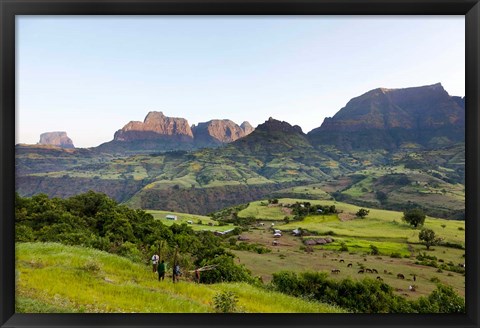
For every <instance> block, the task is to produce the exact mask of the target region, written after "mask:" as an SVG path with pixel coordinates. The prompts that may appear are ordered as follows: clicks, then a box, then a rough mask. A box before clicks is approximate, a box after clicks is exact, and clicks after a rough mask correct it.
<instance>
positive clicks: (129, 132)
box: [96, 111, 254, 154]
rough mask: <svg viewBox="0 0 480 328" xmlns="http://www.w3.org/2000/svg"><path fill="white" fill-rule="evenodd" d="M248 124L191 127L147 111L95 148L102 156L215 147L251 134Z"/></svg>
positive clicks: (219, 122)
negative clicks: (144, 114)
mask: <svg viewBox="0 0 480 328" xmlns="http://www.w3.org/2000/svg"><path fill="white" fill-rule="evenodd" d="M253 130H254V129H253V127H252V126H251V125H250V123H248V122H243V123H242V126H239V125H237V124H236V123H235V122H233V121H231V120H227V119H224V120H217V119H214V120H210V121H208V122H203V123H199V124H198V125H192V126H191V127H190V125H189V123H188V121H187V120H186V119H184V118H178V117H168V116H165V115H164V114H163V112H155V111H153V112H149V113H148V114H147V116H146V117H145V120H144V121H143V122H139V121H131V122H129V123H128V124H126V125H125V126H124V127H123V128H122V129H120V130H118V131H117V132H115V135H114V138H113V140H112V141H109V142H106V143H103V144H101V145H99V146H98V147H96V149H97V150H99V151H101V152H104V153H119V154H138V153H152V152H164V151H175V150H194V149H199V148H204V147H218V146H221V145H224V144H226V143H229V142H232V141H235V140H237V139H239V138H242V137H244V136H246V135H248V134H249V133H251V132H252V131H253Z"/></svg>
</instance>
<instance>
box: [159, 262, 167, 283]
mask: <svg viewBox="0 0 480 328" xmlns="http://www.w3.org/2000/svg"><path fill="white" fill-rule="evenodd" d="M165 271H167V264H166V263H165V261H164V260H162V263H160V265H159V266H158V281H160V280H164V279H165Z"/></svg>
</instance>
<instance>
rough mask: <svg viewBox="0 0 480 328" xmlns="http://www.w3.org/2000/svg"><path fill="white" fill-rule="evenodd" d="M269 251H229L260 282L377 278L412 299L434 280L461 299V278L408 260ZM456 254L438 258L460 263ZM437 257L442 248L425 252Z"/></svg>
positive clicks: (428, 288)
mask: <svg viewBox="0 0 480 328" xmlns="http://www.w3.org/2000/svg"><path fill="white" fill-rule="evenodd" d="M282 238H283V237H282ZM281 241H282V240H280V242H281ZM377 245H378V244H377ZM272 248H273V251H272V252H271V253H264V254H257V253H254V252H247V251H237V250H235V251H233V253H235V255H237V256H238V257H239V258H240V260H241V263H242V264H244V265H245V266H246V267H248V268H249V269H250V270H251V271H252V273H253V274H254V275H258V276H261V277H262V279H263V281H264V282H268V281H271V279H272V274H273V273H275V272H279V271H283V270H287V271H294V272H298V273H300V272H305V271H317V272H322V271H323V272H327V273H328V274H329V275H330V277H331V278H333V279H346V278H352V279H354V280H361V279H363V278H365V277H370V278H376V277H377V276H379V277H381V278H382V279H383V280H384V281H385V282H386V283H387V284H389V285H390V286H392V287H393V288H395V289H397V288H398V289H399V290H396V293H397V294H399V295H402V294H404V293H408V294H409V296H408V298H412V299H413V298H418V297H419V296H425V295H428V294H429V293H431V292H432V291H433V290H434V289H435V287H436V282H435V280H433V281H432V279H435V278H436V279H439V281H440V282H442V283H444V284H446V285H449V286H452V287H453V288H454V289H455V291H456V292H457V293H458V294H459V295H461V296H464V295H465V277H464V276H463V275H462V274H459V273H454V272H450V271H446V270H444V271H443V272H437V268H434V267H429V266H424V265H419V264H415V261H416V259H412V258H391V257H390V256H385V255H368V254H366V253H363V252H361V253H357V252H350V251H349V252H338V251H334V250H329V249H322V248H323V247H319V246H316V247H314V251H313V253H307V252H305V251H301V250H300V249H299V247H298V246H293V247H288V246H276V247H272ZM415 248H416V247H415ZM419 250H422V251H424V250H425V248H424V247H423V248H420V246H419ZM459 251H460V250H453V249H448V250H447V252H446V254H442V255H443V256H444V257H443V259H445V262H447V261H448V260H447V259H446V256H451V257H452V261H461V260H462V257H461V254H460V252H459ZM440 253H442V248H440V247H435V251H434V252H428V254H429V255H433V254H437V255H438V254H440ZM437 257H438V256H437ZM439 258H441V257H439ZM340 260H343V261H344V262H340ZM350 263H352V266H351V267H348V264H350ZM455 263H457V262H455ZM361 266H364V267H365V268H370V269H376V270H377V272H378V273H368V274H359V273H358V271H359V270H360V269H361ZM333 269H339V270H340V273H338V274H333V273H331V270H333ZM384 270H386V272H384ZM399 273H402V274H403V275H404V276H405V279H404V280H401V279H398V278H397V274H399ZM413 274H415V275H416V276H417V278H416V281H413ZM412 284H415V285H417V286H418V288H417V291H416V292H415V293H411V292H409V290H408V286H409V285H412Z"/></svg>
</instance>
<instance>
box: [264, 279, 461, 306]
mask: <svg viewBox="0 0 480 328" xmlns="http://www.w3.org/2000/svg"><path fill="white" fill-rule="evenodd" d="M271 286H272V288H273V289H275V290H277V291H280V292H282V293H285V294H289V295H293V296H296V297H304V298H308V299H313V300H317V301H321V302H324V303H330V304H335V305H338V306H340V307H342V308H345V309H348V310H350V311H352V312H357V313H465V301H464V300H463V299H462V298H461V297H460V296H458V295H457V294H456V293H455V291H454V290H453V289H452V288H451V287H449V286H445V285H440V284H439V285H437V288H436V289H435V290H434V291H433V292H432V293H431V294H430V295H429V296H428V297H423V296H422V297H420V298H419V299H417V300H408V299H406V298H404V297H402V296H399V295H396V294H395V293H394V292H393V288H392V287H391V286H389V285H387V284H385V283H383V282H381V281H378V280H375V279H371V278H365V279H363V280H360V281H354V280H352V279H350V278H347V279H344V280H334V279H329V278H328V274H327V273H325V272H320V273H319V272H304V273H300V274H297V273H294V272H289V271H282V272H279V273H276V274H274V275H273V280H272V282H271Z"/></svg>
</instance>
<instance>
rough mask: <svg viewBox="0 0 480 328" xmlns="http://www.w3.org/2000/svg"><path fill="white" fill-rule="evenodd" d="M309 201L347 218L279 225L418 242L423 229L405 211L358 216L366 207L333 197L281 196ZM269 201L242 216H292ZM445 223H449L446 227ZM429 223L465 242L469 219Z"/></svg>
mask: <svg viewBox="0 0 480 328" xmlns="http://www.w3.org/2000/svg"><path fill="white" fill-rule="evenodd" d="M304 201H308V202H310V203H311V204H314V205H316V204H321V205H328V206H330V205H335V207H336V209H337V210H338V211H341V212H342V213H340V214H339V215H338V216H339V217H340V218H342V217H345V218H347V219H346V220H345V221H342V220H341V219H339V218H338V217H328V216H324V215H314V216H308V217H306V218H305V219H304V220H302V221H291V222H290V223H288V224H283V222H281V223H280V225H279V228H280V229H284V230H293V229H296V228H302V229H306V230H309V231H313V232H317V233H319V234H325V233H333V234H334V235H336V236H345V237H357V238H367V239H370V238H373V239H378V238H379V239H384V238H390V239H397V240H400V241H402V242H410V243H418V233H419V229H414V228H412V227H411V226H410V225H408V224H406V223H405V222H403V221H402V216H403V213H402V212H397V211H388V210H379V209H373V208H366V207H365V208H366V209H368V210H369V211H370V213H369V214H368V216H367V217H366V218H365V219H356V218H355V213H356V212H357V211H358V210H359V209H360V208H362V207H360V206H356V205H351V204H347V203H342V202H336V201H332V200H304V199H292V198H280V199H279V203H280V204H294V203H296V202H304ZM266 203H267V201H266V200H265V201H257V202H251V203H250V205H249V206H248V207H247V208H246V209H244V210H242V211H240V212H239V214H238V215H239V216H240V217H248V216H253V217H255V218H257V219H258V220H273V221H282V220H283V218H284V217H285V216H288V217H289V218H291V217H293V215H287V214H286V213H285V209H284V208H283V207H282V206H268V205H262V204H266ZM442 225H445V227H442ZM424 226H425V227H427V228H430V229H432V230H434V231H435V233H436V234H438V235H439V236H440V237H442V238H444V241H447V242H451V243H456V244H463V245H464V244H465V233H464V231H463V230H460V229H465V221H452V220H444V219H437V218H430V217H427V218H426V220H425V225H424Z"/></svg>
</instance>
